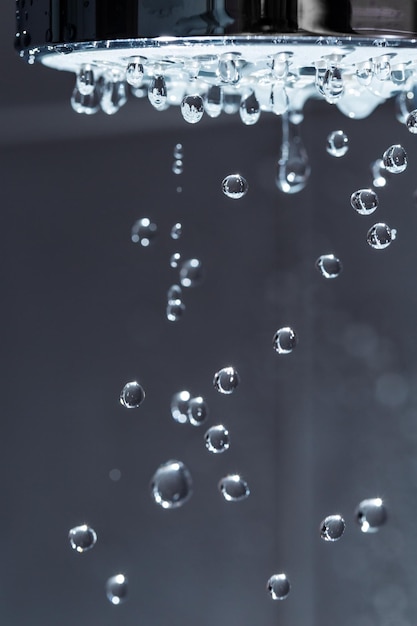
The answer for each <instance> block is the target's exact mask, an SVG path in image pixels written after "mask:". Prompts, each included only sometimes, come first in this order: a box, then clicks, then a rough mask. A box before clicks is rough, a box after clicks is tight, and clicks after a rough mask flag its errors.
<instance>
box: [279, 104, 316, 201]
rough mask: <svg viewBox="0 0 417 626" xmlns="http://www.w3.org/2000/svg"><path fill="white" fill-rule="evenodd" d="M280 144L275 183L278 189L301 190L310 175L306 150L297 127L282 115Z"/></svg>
mask: <svg viewBox="0 0 417 626" xmlns="http://www.w3.org/2000/svg"><path fill="white" fill-rule="evenodd" d="M281 119H282V144H281V155H280V159H279V161H278V168H277V177H276V185H277V187H278V189H279V190H280V191H283V192H284V193H288V194H292V193H298V192H299V191H302V190H303V189H304V187H305V186H306V185H307V182H308V179H309V176H310V172H311V169H310V164H309V161H308V155H307V151H306V149H305V147H304V144H303V141H302V139H301V137H300V134H299V132H300V131H299V127H298V126H296V125H294V124H292V123H291V122H290V121H289V118H288V115H283V116H282V118H281Z"/></svg>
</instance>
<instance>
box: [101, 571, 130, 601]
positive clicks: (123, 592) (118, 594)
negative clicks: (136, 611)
mask: <svg viewBox="0 0 417 626" xmlns="http://www.w3.org/2000/svg"><path fill="white" fill-rule="evenodd" d="M106 596H107V599H108V600H109V602H111V603H112V604H114V605H115V606H117V605H118V604H122V603H123V602H125V601H126V599H127V578H126V576H124V574H116V575H115V576H111V577H110V578H108V579H107V582H106Z"/></svg>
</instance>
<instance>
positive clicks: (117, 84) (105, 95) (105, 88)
mask: <svg viewBox="0 0 417 626" xmlns="http://www.w3.org/2000/svg"><path fill="white" fill-rule="evenodd" d="M126 102H127V95H126V84H125V82H124V81H123V80H122V79H121V76H120V73H119V72H111V73H109V75H108V76H107V77H106V79H105V80H104V82H103V84H102V92H101V100H100V106H101V109H102V111H103V112H104V113H106V115H114V114H115V113H117V111H118V110H119V109H120V108H121V107H122V106H124V105H125V104H126Z"/></svg>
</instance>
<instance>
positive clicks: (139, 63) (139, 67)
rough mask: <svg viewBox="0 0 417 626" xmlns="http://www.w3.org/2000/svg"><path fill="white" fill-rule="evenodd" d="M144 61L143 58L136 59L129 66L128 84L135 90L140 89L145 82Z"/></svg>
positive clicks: (127, 72) (127, 71)
mask: <svg viewBox="0 0 417 626" xmlns="http://www.w3.org/2000/svg"><path fill="white" fill-rule="evenodd" d="M143 61H144V59H143V58H142V57H134V58H133V59H131V60H130V61H129V63H128V65H127V69H126V82H128V83H129V85H130V86H131V87H134V88H135V89H137V88H138V87H140V86H141V85H142V82H143V74H144V69H143Z"/></svg>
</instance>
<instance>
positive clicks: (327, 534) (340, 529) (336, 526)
mask: <svg viewBox="0 0 417 626" xmlns="http://www.w3.org/2000/svg"><path fill="white" fill-rule="evenodd" d="M345 527H346V524H345V520H344V519H343V517H341V516H340V515H328V516H327V517H326V518H325V519H324V520H323V521H322V523H321V525H320V537H321V538H322V539H323V540H324V541H337V540H338V539H340V537H341V536H342V535H343V533H344V532H345Z"/></svg>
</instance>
